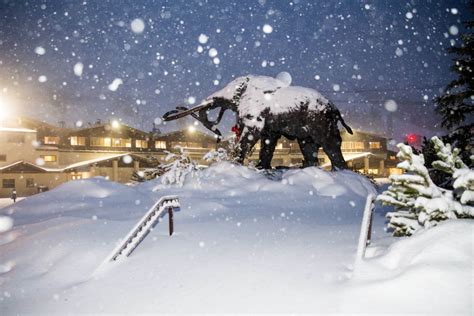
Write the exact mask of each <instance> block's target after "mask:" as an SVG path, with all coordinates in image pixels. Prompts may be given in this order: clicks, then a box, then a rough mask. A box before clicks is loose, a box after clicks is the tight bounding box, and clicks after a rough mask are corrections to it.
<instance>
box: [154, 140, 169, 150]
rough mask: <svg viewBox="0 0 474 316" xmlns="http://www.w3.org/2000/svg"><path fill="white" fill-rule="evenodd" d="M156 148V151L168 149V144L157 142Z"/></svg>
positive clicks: (162, 141) (161, 141)
mask: <svg viewBox="0 0 474 316" xmlns="http://www.w3.org/2000/svg"><path fill="white" fill-rule="evenodd" d="M155 148H156V149H166V142H165V141H164V140H157V141H155Z"/></svg>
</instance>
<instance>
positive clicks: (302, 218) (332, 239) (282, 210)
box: [0, 163, 472, 315]
mask: <svg viewBox="0 0 474 316" xmlns="http://www.w3.org/2000/svg"><path fill="white" fill-rule="evenodd" d="M373 190H374V189H373V188H372V186H371V184H370V183H369V182H368V181H367V180H366V179H365V178H364V177H360V176H358V175H356V174H354V173H352V172H349V171H343V172H337V173H328V172H325V171H323V170H319V169H317V168H307V169H303V170H289V171H284V172H280V173H277V174H275V175H273V180H269V179H268V177H266V176H265V175H263V174H262V173H258V172H255V171H254V170H250V169H248V168H245V167H239V166H233V165H230V164H227V163H220V164H217V165H215V166H212V167H210V168H208V169H207V170H204V171H202V173H201V174H200V176H199V177H196V178H192V179H191V178H190V179H188V181H187V183H186V184H185V185H184V187H182V188H176V187H166V186H163V185H161V184H159V181H152V182H148V183H144V184H142V185H139V186H136V187H128V186H124V185H120V184H116V183H112V182H108V181H105V180H103V179H100V178H99V179H97V178H95V179H90V180H83V181H75V182H71V183H67V184H65V185H63V186H61V187H59V188H57V189H56V190H52V191H50V192H47V193H45V194H41V195H38V196H34V197H31V198H28V199H26V200H24V201H22V202H21V203H18V204H17V205H15V206H12V207H9V208H7V209H5V210H3V211H4V212H8V213H12V216H13V217H14V219H15V223H16V226H15V228H14V234H15V236H16V239H15V240H14V241H12V242H10V243H8V244H5V245H2V246H0V262H4V263H7V265H6V266H7V267H8V269H5V270H4V273H3V274H0V282H1V287H2V292H3V296H0V314H2V315H9V314H16V313H48V314H50V313H59V314H65V313H71V312H72V313H79V312H81V313H85V312H89V313H93V312H96V313H97V312H108V313H118V312H122V313H132V312H133V313H139V312H141V313H145V312H149V313H156V312H338V311H351V310H353V308H354V305H353V304H352V303H353V302H354V300H351V298H352V297H357V295H355V294H354V293H357V291H358V288H360V290H361V291H363V290H364V289H366V288H367V283H370V282H371V281H370V279H364V278H363V277H361V276H360V275H359V274H357V275H356V277H355V279H354V280H353V281H349V279H348V277H349V276H350V275H351V270H350V267H351V266H352V263H353V259H354V254H355V250H356V246H357V238H358V233H359V228H360V221H361V216H362V209H363V204H364V201H365V197H366V195H367V193H369V192H373ZM168 194H178V195H179V196H180V199H181V204H182V211H181V212H180V213H177V214H176V216H175V229H176V234H175V235H173V236H172V237H171V238H170V237H168V236H167V226H166V224H165V223H160V224H158V225H157V226H156V229H155V230H154V231H153V232H151V233H150V234H149V236H148V237H147V239H145V241H144V242H143V243H142V244H141V245H140V246H139V247H138V248H137V250H136V251H135V252H134V253H133V255H132V256H131V257H129V258H127V260H125V261H123V262H121V263H119V264H115V265H112V266H110V268H109V269H106V271H105V272H103V273H101V274H99V275H94V271H95V270H96V268H97V267H98V265H99V264H100V263H101V262H102V260H104V258H105V257H106V256H107V255H108V254H109V252H110V251H111V250H112V249H113V247H114V246H115V244H116V242H117V240H118V239H120V238H122V237H124V235H125V234H126V233H127V232H128V231H129V229H131V227H132V226H133V225H134V224H135V223H136V221H137V220H138V219H139V218H140V217H141V216H142V215H143V214H144V212H146V210H147V209H148V207H149V206H150V205H151V204H152V203H153V201H156V200H157V199H158V198H159V197H160V196H162V195H168ZM383 222H384V219H383V216H381V215H380V214H377V216H376V218H375V223H374V238H375V244H376V245H377V242H378V241H380V245H385V244H387V242H388V243H389V242H390V241H391V240H392V238H389V237H388V235H387V234H386V233H384V231H383V227H384V224H383ZM436 229H437V228H436ZM464 229H465V228H464ZM403 242H404V241H402V243H403ZM431 242H433V243H435V241H431ZM394 247H395V246H394ZM402 248H403V247H402ZM380 251H383V249H380ZM401 253H402V252H401ZM381 258H382V257H381ZM471 258H472V257H471ZM465 259H466V258H465V257H464V259H462V260H463V262H464V263H465ZM372 260H378V259H371V260H369V261H367V265H372V262H375V261H372ZM381 260H382V259H381ZM427 260H428V259H427ZM460 260H461V259H460ZM374 265H377V264H375V263H374ZM374 271H375V270H374ZM378 271H381V272H380V274H377V273H375V278H376V280H375V281H374V282H376V283H383V282H391V280H396V279H395V278H393V279H391V280H381V279H383V278H382V277H381V275H383V274H385V271H384V270H383V269H379V270H378ZM445 271H447V272H446V273H448V274H449V273H451V272H449V271H450V270H449V269H446V270H445ZM356 272H357V273H358V271H356ZM377 277H378V278H379V279H377ZM407 280H413V281H414V282H418V281H419V279H417V278H413V279H410V278H408V279H407ZM376 290H377V289H375V290H374V292H377V291H376ZM432 290H433V291H434V289H432ZM462 290H463V291H467V290H469V289H466V288H465V287H464V288H462ZM436 291H439V289H436ZM403 293H404V292H403V290H401V291H400V293H399V294H398V295H399V297H400V295H401V298H403V295H404V294H403ZM410 294H411V295H415V296H417V295H425V292H420V293H410ZM374 295H376V293H375V294H374ZM413 304H414V303H413ZM459 304H460V305H462V306H464V307H465V306H467V305H468V302H466V301H462V302H459ZM364 306H365V307H364V308H362V310H363V311H372V307H371V305H369V304H366V305H364ZM397 306H398V307H399V304H398V303H397V304H395V303H393V304H392V308H393V309H392V310H394V311H397ZM441 306H442V307H445V306H444V305H441ZM376 307H377V306H376ZM435 307H436V306H435ZM377 308H378V307H377Z"/></svg>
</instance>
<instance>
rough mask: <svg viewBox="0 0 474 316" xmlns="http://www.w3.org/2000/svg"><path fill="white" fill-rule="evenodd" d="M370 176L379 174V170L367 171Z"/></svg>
mask: <svg viewBox="0 0 474 316" xmlns="http://www.w3.org/2000/svg"><path fill="white" fill-rule="evenodd" d="M367 173H368V174H379V169H367Z"/></svg>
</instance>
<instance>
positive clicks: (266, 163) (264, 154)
mask: <svg viewBox="0 0 474 316" xmlns="http://www.w3.org/2000/svg"><path fill="white" fill-rule="evenodd" d="M278 139H280V135H271V136H269V137H265V136H262V139H261V140H260V144H261V146H260V154H259V157H260V161H259V162H258V165H257V167H258V168H262V169H271V168H272V158H273V152H274V151H275V147H276V145H277V143H278Z"/></svg>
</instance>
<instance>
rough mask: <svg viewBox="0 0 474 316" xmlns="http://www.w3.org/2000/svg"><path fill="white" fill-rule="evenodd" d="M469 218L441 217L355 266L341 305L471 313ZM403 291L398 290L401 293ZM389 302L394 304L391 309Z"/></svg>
mask: <svg viewBox="0 0 474 316" xmlns="http://www.w3.org/2000/svg"><path fill="white" fill-rule="evenodd" d="M473 234H474V221H473V220H457V221H447V222H442V223H441V224H440V225H439V226H437V227H436V228H433V229H429V230H426V231H422V232H420V233H418V234H417V235H415V236H414V237H412V238H406V239H401V240H400V241H399V242H396V243H395V244H393V245H392V246H391V247H390V248H389V249H388V251H386V253H385V254H383V255H379V256H377V257H375V258H373V259H372V260H368V261H367V262H366V263H365V264H363V265H362V266H360V267H358V270H357V271H356V273H355V274H354V278H353V279H352V280H351V282H350V283H351V286H350V287H348V289H347V291H348V293H346V295H347V296H349V297H351V300H348V301H347V302H346V304H345V306H344V309H345V310H347V311H351V312H354V313H358V312H366V311H367V310H368V309H371V310H372V311H374V312H378V313H384V312H387V311H390V312H405V313H417V314H426V313H433V312H434V313H441V314H450V315H459V314H466V315H468V314H470V313H471V312H472V303H473V301H472V299H473V298H472V294H473V293H474V292H473V290H474V289H473V285H472V276H473V272H474V271H473V269H474V266H473V258H474V255H473V249H474V240H473V236H474V235H473ZM401 291H403V295H401V293H400V292H401ZM395 304H400V307H398V308H397V309H394V307H393V306H394V305H395Z"/></svg>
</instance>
